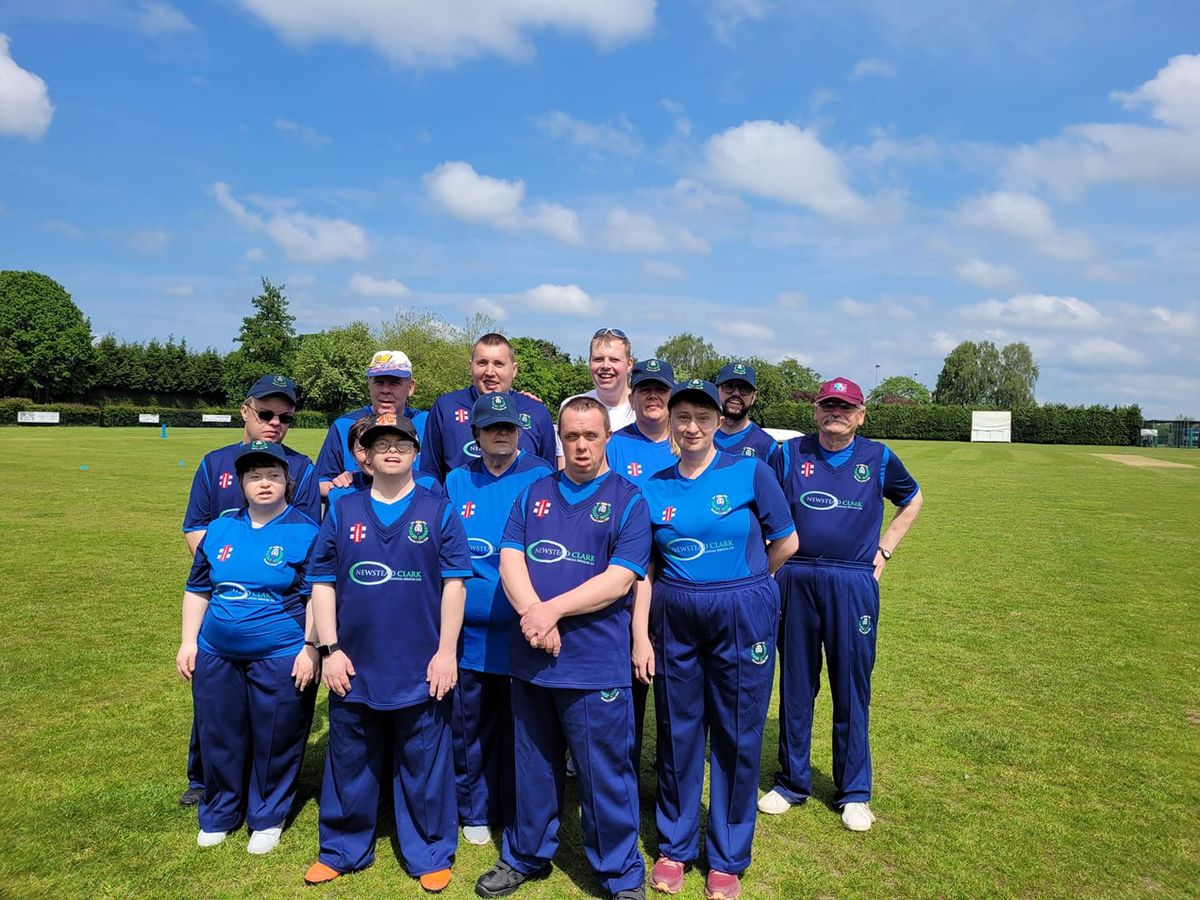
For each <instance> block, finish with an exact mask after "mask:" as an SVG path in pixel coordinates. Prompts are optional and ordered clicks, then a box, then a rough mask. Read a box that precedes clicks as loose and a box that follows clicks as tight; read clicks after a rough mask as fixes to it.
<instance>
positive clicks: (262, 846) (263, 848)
mask: <svg viewBox="0 0 1200 900" xmlns="http://www.w3.org/2000/svg"><path fill="white" fill-rule="evenodd" d="M282 834H283V823H280V824H278V825H275V826H273V827H271V828H263V829H261V830H260V831H252V832H250V842H249V843H248V844H246V852H247V853H253V854H255V855H256V856H257V855H260V854H263V853H270V852H271V851H272V850H274V849H275V848H276V847H278V846H279V836H280V835H282Z"/></svg>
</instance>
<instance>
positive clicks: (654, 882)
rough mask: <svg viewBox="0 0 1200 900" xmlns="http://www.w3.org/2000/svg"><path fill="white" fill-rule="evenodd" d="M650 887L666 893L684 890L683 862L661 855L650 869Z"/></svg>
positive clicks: (676, 892)
mask: <svg viewBox="0 0 1200 900" xmlns="http://www.w3.org/2000/svg"><path fill="white" fill-rule="evenodd" d="M650 887H652V888H654V889H655V890H656V891H662V892H663V893H664V894H678V893H679V892H680V891H681V890H683V863H681V862H676V861H675V860H673V859H667V858H666V857H665V856H660V857H659V858H658V859H657V860H655V861H654V868H653V869H651V870H650Z"/></svg>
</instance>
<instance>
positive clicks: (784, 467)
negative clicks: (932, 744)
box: [758, 378, 922, 831]
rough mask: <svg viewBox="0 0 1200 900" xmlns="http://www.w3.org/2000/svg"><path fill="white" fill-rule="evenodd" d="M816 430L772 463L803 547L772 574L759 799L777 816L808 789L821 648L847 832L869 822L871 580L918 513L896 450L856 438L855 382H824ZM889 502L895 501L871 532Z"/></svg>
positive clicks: (874, 597)
mask: <svg viewBox="0 0 1200 900" xmlns="http://www.w3.org/2000/svg"><path fill="white" fill-rule="evenodd" d="M813 412H814V414H815V416H816V421H817V433H816V434H808V435H804V436H803V437H798V438H792V439H791V440H789V441H787V442H786V443H784V444H783V446H782V447H781V448H780V452H779V453H777V454H776V455H775V456H774V457H773V458H772V460H771V465H772V467H773V468H774V469H775V474H776V475H777V476H778V478H779V481H780V484H782V485H783V492H784V494H785V495H786V497H787V500H788V503H789V505H790V506H791V508H792V518H793V519H794V520H795V522H796V531H797V533H799V535H800V549H799V550H798V551H797V552H796V554H795V555H794V556H793V557H792V558H791V559H789V560H788V561H787V562H786V563H784V565H783V566H782V567H781V568H780V569H779V571H778V572H777V573H776V575H775V578H776V579H777V580H778V582H779V590H780V594H781V596H782V598H783V609H784V614H783V622H782V624H781V625H780V631H779V660H780V663H781V665H780V676H779V772H778V773H777V774H776V776H775V787H774V788H773V789H772V790H770V791H768V792H767V793H766V794H764V795H763V796H762V797H761V798H760V799H759V801H758V808H759V810H760V811H761V812H764V813H770V814H773V815H778V814H780V813H784V812H787V811H788V809H790V808H791V807H793V806H796V805H798V804H800V803H803V802H804V801H805V800H807V799H808V797H809V795H810V794H811V793H812V768H811V765H810V762H809V751H810V748H811V745H812V724H813V704H814V702H815V701H816V698H817V691H818V689H819V688H820V684H821V651H822V648H823V649H824V651H825V659H826V661H827V662H828V665H829V692H830V694H831V696H832V699H833V783H834V786H835V787H836V789H837V794H836V795H835V797H834V804H835V806H837V807H838V808H839V809H840V810H841V813H842V822H843V824H844V825H845V826H846V827H847V828H849V829H850V830H851V831H867V830H868V829H870V827H871V824H872V823H873V822H874V821H875V815H874V814H873V813H872V812H871V808H870V806H868V805H867V804H868V801H869V800H870V799H871V748H870V744H869V742H868V737H867V722H868V708H869V704H870V702H871V670H872V669H873V668H874V666H875V631H876V627H875V626H876V623H877V621H878V619H879V578H880V576H881V575H882V574H883V569H884V566H886V565H887V562H888V560H890V559H891V558H892V554H893V553H895V552H896V548H897V547H898V546H899V544H900V541H901V540H902V539H903V538H904V535H905V534H907V533H908V529H909V528H910V527H912V524H913V522H914V521H915V520H916V518H917V513H918V512H919V511H920V509H921V502H922V499H921V489H920V488H919V487H918V486H917V482H916V481H915V480H913V478H912V476H911V475H909V474H908V471H907V470H906V469H905V468H904V465H903V464H902V463H901V462H900V459H899V457H897V456H896V455H895V454H894V453H892V452H891V450H889V449H888V448H887V447H885V446H884V445H883V444H880V443H877V442H876V441H872V440H869V439H868V438H862V437H857V436H856V433H857V431H858V429H859V428H861V427H862V424H863V422H864V420H865V419H866V415H867V411H866V407H865V406H864V405H863V392H862V389H861V388H860V387H859V386H858V385H857V384H855V383H854V382H853V381H851V380H850V379H848V378H834V379H832V380H830V381H827V382H825V383H824V384H823V385H821V390H820V392H819V393H818V394H817V399H816V402H815V404H814V407H813ZM885 500H887V501H889V502H891V503H892V504H894V505H895V506H896V507H898V509H897V511H896V514H895V516H893V517H892V521H891V523H890V524H889V525H888V527H887V531H885V532H884V534H883V537H882V538H881V537H880V536H879V532H880V529H881V527H882V525H883V507H884V501H885Z"/></svg>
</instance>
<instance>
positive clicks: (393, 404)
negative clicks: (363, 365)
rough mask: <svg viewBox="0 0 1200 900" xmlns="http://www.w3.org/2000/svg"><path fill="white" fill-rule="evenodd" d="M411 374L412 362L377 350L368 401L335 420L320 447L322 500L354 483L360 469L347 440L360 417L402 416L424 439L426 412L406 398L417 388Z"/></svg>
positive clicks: (400, 354)
mask: <svg viewBox="0 0 1200 900" xmlns="http://www.w3.org/2000/svg"><path fill="white" fill-rule="evenodd" d="M412 374H413V372H412V362H411V361H410V360H409V358H408V354H406V353H404V352H403V351H402V350H377V351H376V352H375V355H374V356H372V357H371V363H370V365H368V366H367V388H368V389H369V390H370V392H371V402H370V403H369V404H368V405H367V406H364V407H362V408H361V409H355V410H352V411H350V412H348V413H344V414H343V415H340V416H338V417H337V418H336V419H334V421H333V424H332V425H330V426H329V433H328V434H326V435H325V443H324V444H322V445H321V453H320V455H319V456H318V457H317V477H318V478H319V479H320V483H321V496H322V497H324V496H327V495H328V494H329V490H330V488H334V487H348V486H349V485H350V484H351V482H352V481H353V480H354V473H355V472H357V471H358V470H359V469H358V463H357V462H356V461H355V459H354V451H353V449H352V448H351V447H350V445H349V441H348V438H349V434H350V426H351V425H353V424H354V423H355V422H357V421H358V420H359V419H361V418H362V417H363V416H377V415H379V414H381V413H389V412H390V413H395V414H396V415H403V416H404V417H405V418H407V419H411V420H412V423H413V427H414V428H415V429H416V432H417V437H418V439H420V440H424V435H425V417H426V416H427V415H428V413H426V412H425V411H424V410H419V409H413V408H411V407H410V406H409V405H408V398H409V397H411V396H412V392H413V388H414V387H415V385H416V383H415V382H414V381H413V377H412Z"/></svg>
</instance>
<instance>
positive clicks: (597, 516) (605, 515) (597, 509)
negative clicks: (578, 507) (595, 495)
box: [591, 500, 612, 524]
mask: <svg viewBox="0 0 1200 900" xmlns="http://www.w3.org/2000/svg"><path fill="white" fill-rule="evenodd" d="M611 517H612V504H611V503H605V502H604V501H603V500H601V501H600V502H599V503H597V504H596V505H595V506H593V507H592V516H591V519H592V521H593V522H597V523H599V524H603V523H605V522H607V521H608V520H609V519H610V518H611Z"/></svg>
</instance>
